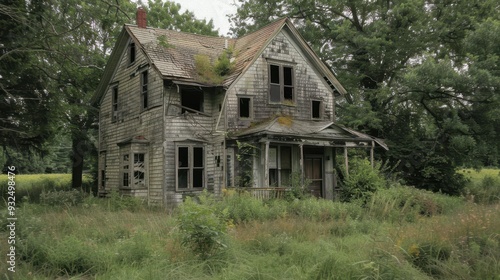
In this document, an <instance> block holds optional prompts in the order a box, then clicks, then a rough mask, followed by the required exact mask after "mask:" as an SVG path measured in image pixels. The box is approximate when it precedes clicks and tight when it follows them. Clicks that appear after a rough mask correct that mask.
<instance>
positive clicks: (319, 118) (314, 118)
mask: <svg viewBox="0 0 500 280" xmlns="http://www.w3.org/2000/svg"><path fill="white" fill-rule="evenodd" d="M314 102H319V104H318V105H319V108H318V110H319V111H318V115H319V116H318V117H314ZM324 112H325V106H324V102H323V100H319V99H312V100H311V119H312V120H322V119H323V118H324Z"/></svg>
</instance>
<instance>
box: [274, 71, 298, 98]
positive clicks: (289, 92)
mask: <svg viewBox="0 0 500 280" xmlns="http://www.w3.org/2000/svg"><path fill="white" fill-rule="evenodd" d="M269 101H270V102H271V103H288V104H290V103H293V102H294V101H295V95H294V73H293V67H290V66H284V65H277V64H270V65H269Z"/></svg>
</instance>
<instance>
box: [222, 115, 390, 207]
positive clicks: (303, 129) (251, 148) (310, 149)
mask: <svg viewBox="0 0 500 280" xmlns="http://www.w3.org/2000/svg"><path fill="white" fill-rule="evenodd" d="M280 118H284V117H276V118H275V119H272V120H270V121H267V122H263V123H261V124H258V125H255V126H253V127H251V128H249V129H245V130H243V131H239V132H238V133H237V134H236V135H235V136H234V137H233V138H231V139H228V142H227V143H228V144H227V147H228V150H229V151H230V152H229V153H228V154H229V156H228V161H229V165H226V166H228V172H227V174H228V175H227V176H226V179H227V180H226V182H227V186H229V187H231V186H233V187H243V188H252V190H251V192H252V193H254V194H255V196H257V197H262V198H267V197H273V196H282V195H283V193H284V192H286V190H287V189H290V188H291V187H292V186H297V185H301V186H304V187H306V188H307V191H308V192H309V193H310V194H312V195H313V196H316V197H321V198H325V199H329V200H334V199H336V198H338V196H339V191H340V189H339V187H338V183H337V182H338V180H339V178H338V175H337V174H338V164H337V162H338V160H337V159H338V157H340V156H342V157H343V160H341V161H342V162H343V164H344V167H345V170H346V173H347V174H348V170H349V158H348V149H353V148H357V149H359V148H362V149H368V150H369V156H370V160H371V162H372V166H373V162H374V149H375V148H376V147H377V146H380V147H382V148H384V149H387V146H386V145H385V144H384V143H383V141H381V140H380V139H377V138H375V137H371V136H369V135H366V134H363V133H361V132H357V131H353V130H351V129H347V128H343V127H341V126H339V125H336V124H334V123H333V122H330V121H301V120H290V119H288V118H287V119H285V120H283V119H280ZM231 156H233V158H231ZM231 160H232V164H231ZM339 161H340V160H339ZM231 172H232V174H233V176H231ZM273 190H275V191H273ZM278 190H279V191H278ZM276 191H277V192H276ZM266 192H268V193H269V194H263V193H266ZM276 193H280V194H279V195H276Z"/></svg>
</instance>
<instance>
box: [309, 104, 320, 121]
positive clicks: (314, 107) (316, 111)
mask: <svg viewBox="0 0 500 280" xmlns="http://www.w3.org/2000/svg"><path fill="white" fill-rule="evenodd" d="M311 111H312V118H313V119H320V118H321V101H316V100H313V101H312V102H311Z"/></svg>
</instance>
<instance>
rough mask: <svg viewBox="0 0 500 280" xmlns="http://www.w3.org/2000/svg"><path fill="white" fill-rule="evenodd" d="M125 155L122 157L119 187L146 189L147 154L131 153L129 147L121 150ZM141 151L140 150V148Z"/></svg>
mask: <svg viewBox="0 0 500 280" xmlns="http://www.w3.org/2000/svg"><path fill="white" fill-rule="evenodd" d="M122 149H123V152H124V153H125V154H123V155H122V164H121V169H120V172H121V174H122V175H121V178H122V180H121V187H124V188H144V187H146V170H147V154H146V153H140V152H139V153H138V152H134V153H131V152H130V151H131V149H133V148H132V147H131V146H127V147H126V148H122ZM135 149H137V147H136V148H135ZM141 149H142V148H141Z"/></svg>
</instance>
